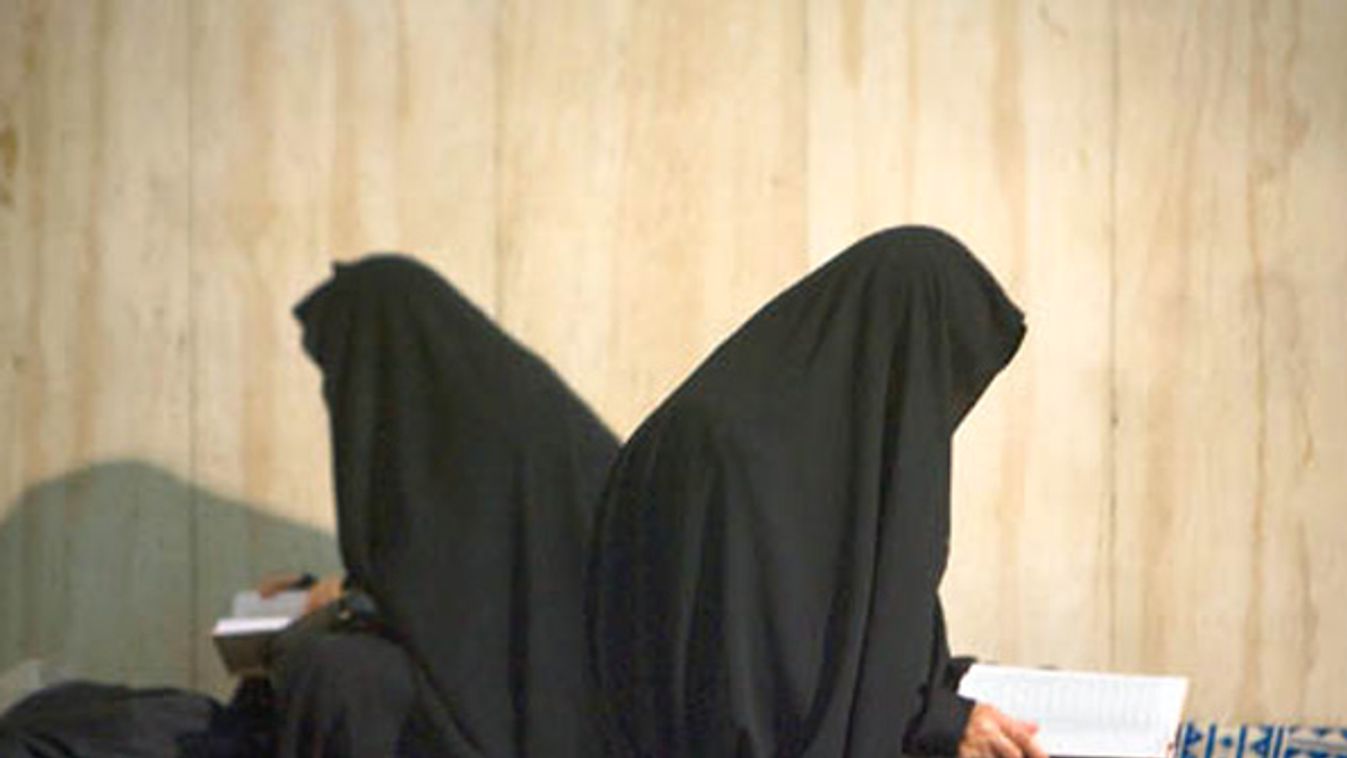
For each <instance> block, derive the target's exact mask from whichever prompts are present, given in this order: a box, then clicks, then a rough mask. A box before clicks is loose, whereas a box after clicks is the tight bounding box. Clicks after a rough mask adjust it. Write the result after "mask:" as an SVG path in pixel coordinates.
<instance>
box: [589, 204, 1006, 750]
mask: <svg viewBox="0 0 1347 758" xmlns="http://www.w3.org/2000/svg"><path fill="white" fill-rule="evenodd" d="M1023 332H1024V326H1023V317H1022V315H1021V313H1020V311H1019V310H1018V309H1017V308H1016V307H1015V306H1014V305H1013V304H1012V303H1011V301H1010V300H1009V299H1008V298H1007V296H1006V295H1005V293H1004V292H1003V291H1002V289H1001V287H1000V286H999V285H998V284H997V283H996V281H995V280H994V279H993V278H992V276H991V275H990V274H989V273H988V272H987V270H986V269H985V268H983V266H982V265H981V264H980V263H979V262H978V261H977V260H976V259H975V258H974V257H973V256H972V255H971V254H970V253H969V252H968V251H967V250H966V249H965V248H964V247H963V246H962V245H961V244H960V243H958V242H957V241H956V240H954V239H953V238H951V237H949V236H947V235H945V234H944V233H942V232H939V231H936V230H933V229H927V228H915V227H908V228H901V229H895V230H890V231H887V232H883V233H880V234H877V235H874V236H872V237H869V238H867V239H865V240H862V241H861V242H859V243H857V244H856V245H854V246H853V247H852V248H851V249H849V250H848V251H846V252H845V253H843V254H841V255H839V256H838V257H837V258H835V259H834V260H832V261H831V262H829V263H828V264H826V265H825V266H823V267H821V268H820V269H819V270H817V271H815V272H814V273H812V274H811V275H809V276H807V277H806V278H805V279H804V280H802V281H801V282H799V283H798V284H796V285H795V286H793V287H791V288H790V289H789V290H787V291H786V292H784V293H782V294H781V295H779V296H778V297H777V298H775V299H774V300H772V301H771V302H770V303H769V304H768V305H767V306H766V307H764V308H763V309H762V310H761V311H760V312H759V313H758V314H757V315H755V316H754V317H753V318H752V320H750V321H749V322H748V323H746V324H745V325H744V326H743V327H741V328H740V329H739V330H738V331H737V332H736V333H735V334H734V335H732V336H731V337H730V338H729V339H728V340H727V341H726V342H725V343H724V344H722V345H721V346H720V347H719V348H718V349H717V350H716V351H715V352H714V353H713V354H712V355H711V356H710V357H709V358H707V360H706V361H705V362H704V363H703V364H702V365H701V366H700V367H699V368H698V369H697V371H696V372H695V373H694V374H693V375H692V376H691V377H690V378H688V379H687V381H685V382H684V383H683V384H682V385H681V386H680V387H679V388H678V389H677V390H675V391H674V393H673V394H672V395H671V396H670V397H669V398H668V399H667V400H666V401H665V402H664V403H663V404H662V405H661V406H660V407H659V408H658V409H656V410H655V412H654V413H652V414H651V415H650V417H649V418H648V419H647V420H646V421H645V423H644V424H643V425H642V426H641V427H640V428H639V429H638V430H637V432H636V433H635V435H634V436H633V437H632V439H631V440H630V441H629V442H628V443H627V444H626V445H625V446H624V447H623V449H622V452H621V453H620V455H619V459H618V462H617V463H616V464H615V465H614V467H613V472H612V474H611V475H610V478H609V482H608V486H607V490H606V493H605V498H604V504H603V507H602V509H601V511H600V516H599V523H598V527H597V528H598V534H597V537H596V555H595V558H594V562H593V572H592V574H591V577H590V590H589V596H588V602H589V604H590V607H589V609H590V614H591V619H592V628H591V640H590V641H591V644H592V649H593V654H594V656H595V660H596V667H597V674H598V678H599V688H600V690H601V692H602V694H603V696H604V700H605V704H606V710H607V715H608V719H607V726H608V729H607V732H608V739H609V740H610V742H611V744H610V750H611V751H612V752H613V753H616V754H619V755H639V756H688V757H689V758H719V757H721V756H724V757H729V756H735V757H739V758H750V757H752V756H811V757H814V758H842V757H843V756H849V757H854V758H881V757H882V758H891V757H892V756H896V755H899V754H900V753H901V752H916V753H953V752H955V751H956V747H957V743H958V741H959V738H960V736H961V734H962V731H963V728H964V725H965V723H966V720H967V717H968V711H969V709H970V708H971V703H970V702H969V701H967V700H965V699H962V698H960V697H958V696H957V695H956V694H955V693H954V691H953V690H952V689H951V677H950V671H949V665H948V659H949V653H948V649H947V646H946V642H945V635H944V622H943V620H942V618H941V610H940V604H939V600H938V597H937V594H936V591H937V587H938V585H939V583H940V579H941V576H942V574H943V572H944V569H945V563H946V557H947V552H948V538H949V486H950V479H949V477H950V442H951V435H952V434H953V432H954V429H955V427H956V426H958V424H959V422H960V420H961V419H962V418H963V416H964V414H965V413H967V411H968V410H969V408H971V407H972V405H973V403H974V402H975V401H976V400H977V398H978V397H979V395H980V394H981V393H982V391H983V390H984V389H985V388H986V386H987V384H988V383H989V382H990V381H991V379H992V378H993V376H995V375H996V374H997V373H998V372H999V371H1000V370H1001V368H1002V367H1003V366H1004V365H1005V364H1006V363H1007V362H1008V361H1009V360H1010V358H1011V356H1012V355H1013V354H1014V352H1015V350H1016V349H1017V347H1018V345H1019V343H1020V341H1021V339H1022V336H1023Z"/></svg>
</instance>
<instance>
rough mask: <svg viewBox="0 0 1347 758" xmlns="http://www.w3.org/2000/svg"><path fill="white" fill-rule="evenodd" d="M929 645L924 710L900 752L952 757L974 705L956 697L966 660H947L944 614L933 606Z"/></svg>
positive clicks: (913, 724) (955, 752)
mask: <svg viewBox="0 0 1347 758" xmlns="http://www.w3.org/2000/svg"><path fill="white" fill-rule="evenodd" d="M934 635H935V636H934V638H933V641H932V644H931V677H930V679H929V680H928V681H927V683H926V691H925V701H926V703H925V707H924V708H923V709H922V711H921V714H920V715H919V716H917V719H916V720H915V721H914V722H913V723H912V726H911V728H910V730H909V731H908V734H907V739H906V740H904V745H903V748H904V750H905V751H907V752H909V753H916V754H919V755H955V754H957V753H958V752H959V742H960V740H962V739H963V732H964V729H965V728H966V727H967V726H968V716H969V714H970V713H971V712H972V710H973V706H974V702H973V701H972V700H969V699H968V698H966V697H963V696H962V695H960V694H958V692H957V690H958V686H959V678H960V677H961V676H963V673H964V672H965V671H966V670H967V669H968V664H969V663H970V662H971V661H970V660H969V659H966V658H965V659H951V658H950V655H949V643H948V641H947V640H946V639H945V614H944V611H943V609H942V608H941V607H940V603H939V602H937V603H936V606H935V633H934Z"/></svg>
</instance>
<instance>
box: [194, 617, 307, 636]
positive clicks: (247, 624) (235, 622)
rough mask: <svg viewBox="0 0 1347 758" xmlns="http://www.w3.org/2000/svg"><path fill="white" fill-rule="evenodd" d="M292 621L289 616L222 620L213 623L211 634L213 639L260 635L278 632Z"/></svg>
mask: <svg viewBox="0 0 1347 758" xmlns="http://www.w3.org/2000/svg"><path fill="white" fill-rule="evenodd" d="M293 620H294V619H292V618H290V617H289V616H255V617H252V618H224V619H220V620H219V621H217V622H215V629H214V630H213V631H212V632H211V634H212V636H215V637H230V636H235V635H244V634H262V633H265V632H279V631H280V630H282V629H284V628H286V627H287V626H289V625H290V622H291V621H293Z"/></svg>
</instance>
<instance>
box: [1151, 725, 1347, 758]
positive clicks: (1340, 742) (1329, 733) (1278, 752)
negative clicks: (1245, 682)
mask: <svg viewBox="0 0 1347 758" xmlns="http://www.w3.org/2000/svg"><path fill="white" fill-rule="evenodd" d="M1177 752H1178V758H1347V728H1343V727H1327V726H1317V727H1316V726H1292V725H1289V724H1217V723H1198V722H1195V721H1189V722H1187V723H1185V724H1184V725H1183V726H1182V727H1180V728H1179V740H1178V751H1177Z"/></svg>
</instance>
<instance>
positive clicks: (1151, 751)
mask: <svg viewBox="0 0 1347 758" xmlns="http://www.w3.org/2000/svg"><path fill="white" fill-rule="evenodd" d="M959 694H961V695H963V696H964V697H968V698H972V699H973V700H978V701H983V702H988V703H991V704H992V705H994V706H996V707H997V708H999V709H1000V710H1002V711H1004V712H1005V713H1007V714H1009V715H1011V716H1014V717H1015V718H1018V719H1024V720H1027V721H1032V722H1034V723H1036V724H1038V726H1039V732H1038V742H1039V744H1040V745H1041V746H1042V747H1043V749H1044V750H1045V751H1047V753H1048V754H1049V755H1052V756H1116V757H1117V758H1162V757H1163V756H1166V755H1168V754H1169V751H1170V748H1171V747H1172V743H1173V740H1174V735H1175V733H1176V732H1177V731H1178V728H1179V721H1180V720H1181V719H1182V717H1183V702H1184V700H1185V699H1186V698H1187V695H1188V680H1187V679H1185V678H1183V677H1173V676H1133V675H1127V674H1100V673H1088V672H1079V671H1053V670H1047V669H1030V668H1020V667H1015V666H996V665H987V664H975V665H974V666H973V667H972V668H971V669H969V671H968V673H967V674H966V675H965V676H964V678H963V680H962V682H960V684H959Z"/></svg>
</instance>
